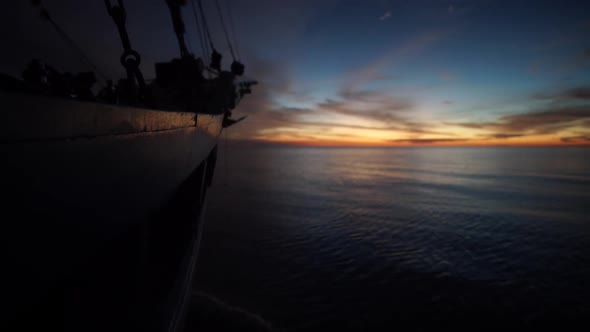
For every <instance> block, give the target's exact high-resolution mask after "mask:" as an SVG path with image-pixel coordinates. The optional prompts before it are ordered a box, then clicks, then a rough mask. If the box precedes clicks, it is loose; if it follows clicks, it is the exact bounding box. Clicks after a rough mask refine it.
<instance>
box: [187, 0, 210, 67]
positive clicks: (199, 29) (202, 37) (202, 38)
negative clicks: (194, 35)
mask: <svg viewBox="0 0 590 332" xmlns="http://www.w3.org/2000/svg"><path fill="white" fill-rule="evenodd" d="M191 7H192V9H193V16H194V17H195V24H196V25H197V32H198V34H199V41H200V43H201V50H202V51H203V59H205V58H206V57H207V56H208V55H209V49H208V48H207V40H206V37H205V31H204V29H203V28H202V26H201V22H200V21H199V15H198V14H197V7H196V6H195V0H193V1H191Z"/></svg>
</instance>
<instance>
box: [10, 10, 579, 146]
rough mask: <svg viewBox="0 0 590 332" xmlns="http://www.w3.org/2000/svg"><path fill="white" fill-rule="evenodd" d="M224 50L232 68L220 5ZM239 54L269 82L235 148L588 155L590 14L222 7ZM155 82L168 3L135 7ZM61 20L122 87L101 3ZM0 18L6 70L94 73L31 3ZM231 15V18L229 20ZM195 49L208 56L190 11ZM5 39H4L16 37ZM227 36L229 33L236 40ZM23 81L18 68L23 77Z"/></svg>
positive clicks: (247, 104) (216, 34)
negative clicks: (257, 144)
mask: <svg viewBox="0 0 590 332" xmlns="http://www.w3.org/2000/svg"><path fill="white" fill-rule="evenodd" d="M204 2H205V7H206V11H207V13H208V19H209V22H210V24H211V28H212V32H213V39H214V42H215V46H216V47H217V48H219V50H220V51H222V53H223V54H224V65H225V66H226V67H227V66H229V64H230V63H231V56H230V52H228V47H227V43H226V41H225V39H224V37H223V33H222V32H223V30H222V27H221V25H220V24H219V23H220V22H219V21H220V20H219V17H218V16H217V15H218V13H217V12H216V11H215V7H214V2H213V1H209V0H205V1H204ZM220 2H221V4H222V7H223V8H230V9H231V14H232V15H231V16H232V17H233V22H234V25H235V30H236V42H234V43H233V46H234V48H237V49H238V50H239V55H240V60H241V61H242V62H244V64H245V65H246V75H247V76H248V77H251V78H254V79H256V80H258V81H259V82H260V84H259V85H258V86H256V87H255V88H254V93H253V94H252V95H249V96H247V97H246V99H245V100H243V102H242V103H241V104H240V105H239V106H238V109H237V110H236V111H235V114H236V116H241V115H248V117H247V119H246V120H245V121H243V122H241V123H240V124H238V125H235V126H233V127H232V128H230V129H229V130H228V133H227V134H228V136H229V137H230V138H231V139H235V140H256V141H264V142H275V143H288V144H301V145H328V146H330V145H336V146H407V145H410V146H414V145H559V144H562V145H571V144H576V145H578V144H590V38H588V36H590V2H588V1H492V0H472V1H442V0H415V1H389V0H375V1H370V0H369V1H367V0H365V1H360V0H354V1H353V0H313V1H312V0H309V1H308V0H299V1H294V0H292V1H287V0H281V1H278V0H248V1H246V0H220ZM125 3H126V6H127V10H128V20H127V24H128V27H129V34H130V37H131V40H132V45H133V46H134V48H135V49H137V50H138V51H139V52H140V53H141V54H142V59H143V62H142V69H143V71H144V73H145V76H146V77H150V76H153V65H152V64H153V63H154V62H155V61H167V60H169V59H170V58H172V57H178V47H177V45H176V40H175V38H174V35H173V32H172V27H171V23H170V18H169V16H168V13H167V7H166V5H165V2H164V0H142V1H140V0H133V1H132V0H128V1H125ZM45 5H46V7H47V8H48V9H49V11H50V12H51V13H52V16H53V18H54V19H55V20H56V21H57V22H58V23H59V24H60V25H61V26H62V27H63V28H64V30H66V31H67V32H68V33H69V34H70V35H71V37H72V39H74V40H76V42H78V44H79V45H80V47H81V48H82V49H83V50H84V51H85V53H87V54H88V56H89V58H91V60H92V62H93V63H94V64H96V66H97V67H98V68H100V69H101V71H102V72H104V73H105V76H108V77H118V76H122V75H123V71H122V69H121V68H119V65H118V57H119V55H120V53H121V45H120V41H119V38H118V35H117V32H116V29H115V27H114V25H113V23H112V22H111V21H110V18H109V17H108V15H107V14H106V12H105V9H104V2H103V1H98V0H97V1H71V0H70V1H67V0H59V1H58V0H53V1H51V0H48V1H45ZM14 6H15V7H14V9H13V10H5V11H4V13H3V14H2V15H3V17H2V24H3V25H4V26H3V27H2V28H3V29H2V32H1V33H2V40H4V42H5V44H6V45H9V46H10V48H9V51H4V52H3V54H0V60H1V61H0V63H2V67H0V71H3V72H9V73H10V72H12V73H18V72H19V71H20V69H18V68H23V67H24V65H25V64H26V62H27V61H28V60H29V59H30V58H31V57H32V56H31V54H35V57H38V58H41V59H42V60H44V61H46V62H48V63H51V64H54V65H55V66H57V67H58V68H59V69H61V70H69V71H76V70H87V69H88V68H87V67H88V65H87V64H85V63H84V62H83V61H81V60H80V56H79V55H78V54H77V53H76V52H74V51H72V50H71V48H68V47H67V45H65V44H64V42H63V41H62V40H61V39H59V37H58V36H57V34H56V33H55V32H54V31H53V30H51V28H50V27H49V26H48V25H47V23H45V22H42V21H41V20H39V18H38V15H37V13H36V11H35V9H33V8H31V6H30V5H29V3H28V2H26V1H23V2H20V3H18V4H14ZM224 13H225V14H226V20H227V16H228V15H227V12H224ZM183 15H184V18H185V22H186V26H187V40H188V41H189V48H190V49H191V50H192V52H193V53H195V55H197V56H200V55H201V53H202V52H200V49H201V48H200V44H199V40H198V32H197V30H196V25H195V23H194V18H193V14H192V8H191V5H190V1H189V4H188V5H187V6H186V7H185V8H184V11H183ZM7 27H8V28H7ZM230 31H231V30H230ZM16 69H18V70H16Z"/></svg>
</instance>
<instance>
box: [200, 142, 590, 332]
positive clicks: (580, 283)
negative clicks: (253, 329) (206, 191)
mask: <svg viewBox="0 0 590 332" xmlns="http://www.w3.org/2000/svg"><path fill="white" fill-rule="evenodd" d="M220 152H221V156H220V159H219V160H218V164H217V170H216V175H215V179H214V182H215V183H214V186H213V187H212V190H211V192H210V195H209V197H208V210H207V214H206V216H207V217H206V225H205V231H204V235H203V243H202V247H201V252H200V257H199V261H198V265H197V279H196V281H195V288H196V289H197V290H198V291H199V292H202V293H204V294H208V295H209V296H212V297H214V298H216V299H219V300H221V301H223V302H224V303H227V304H229V305H231V306H232V307H234V308H240V310H243V311H244V312H249V313H251V314H252V315H255V316H256V317H261V318H262V319H264V321H266V322H268V323H269V324H271V325H272V326H273V328H275V329H278V330H285V331H312V330H326V329H330V330H332V329H336V330H351V331H352V330H355V331H356V330H377V329H386V330H392V329H396V328H399V330H404V331H405V330H412V331H418V330H432V329H433V328H434V327H436V328H437V329H438V328H442V327H446V328H449V327H452V328H455V329H462V330H467V329H469V330H482V329H486V328H490V329H491V328H492V327H493V328H497V327H505V328H520V329H527V328H530V329H533V328H536V327H540V326H547V324H557V325H559V326H562V327H563V326H567V325H568V324H574V323H577V322H584V321H586V320H587V319H588V318H589V317H590V149H589V148H583V147H559V148H557V147H512V148H508V147H486V148H462V147H461V148H459V147H435V148H430V147H428V148H427V147H416V148H319V147H277V146H242V145H237V144H233V143H231V142H230V143H229V146H226V145H225V144H222V145H221V146H220ZM586 323H587V322H586Z"/></svg>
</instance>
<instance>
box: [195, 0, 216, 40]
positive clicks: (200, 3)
mask: <svg viewBox="0 0 590 332" xmlns="http://www.w3.org/2000/svg"><path fill="white" fill-rule="evenodd" d="M198 1H199V10H200V11H201V19H202V20H203V27H204V30H205V36H206V39H207V41H208V42H209V45H211V48H212V49H215V46H213V38H211V32H210V31H209V25H208V24H207V19H206V18H205V11H204V10H203V3H202V2H201V0H198Z"/></svg>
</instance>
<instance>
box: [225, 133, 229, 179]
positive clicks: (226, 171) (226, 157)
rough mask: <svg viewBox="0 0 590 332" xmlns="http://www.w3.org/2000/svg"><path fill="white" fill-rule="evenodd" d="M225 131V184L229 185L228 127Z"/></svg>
mask: <svg viewBox="0 0 590 332" xmlns="http://www.w3.org/2000/svg"><path fill="white" fill-rule="evenodd" d="M224 131H225V185H226V186H227V180H228V177H229V141H228V139H227V128H226V129H224Z"/></svg>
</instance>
